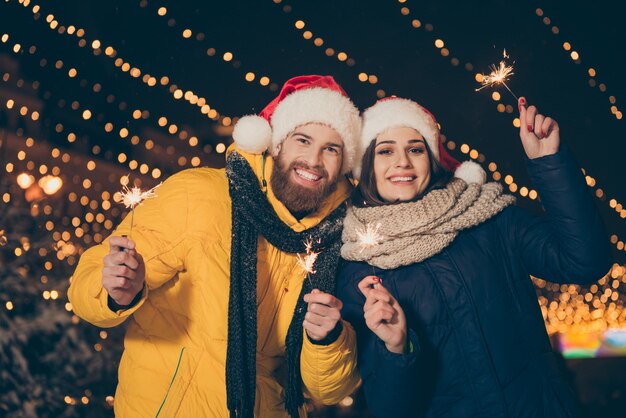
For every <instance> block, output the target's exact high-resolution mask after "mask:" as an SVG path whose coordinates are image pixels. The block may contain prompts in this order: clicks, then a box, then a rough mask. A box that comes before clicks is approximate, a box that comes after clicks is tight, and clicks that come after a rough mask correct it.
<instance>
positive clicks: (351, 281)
mask: <svg viewBox="0 0 626 418" xmlns="http://www.w3.org/2000/svg"><path fill="white" fill-rule="evenodd" d="M348 265H350V263H348ZM342 273H343V272H342ZM368 274H369V273H367V272H363V273H362V274H359V273H357V274H356V275H354V274H348V275H344V274H342V275H340V276H339V280H338V292H337V293H338V295H339V297H340V299H341V300H342V302H343V304H344V307H343V311H342V315H343V317H344V318H345V319H346V320H347V321H349V322H350V323H351V324H352V325H353V327H354V329H355V331H356V336H357V351H358V360H357V361H358V369H359V372H360V375H361V378H362V380H363V390H364V392H365V400H366V402H367V406H368V408H369V410H370V411H371V412H372V413H373V414H374V416H376V417H377V418H386V417H389V418H392V417H393V418H403V417H407V418H408V417H415V416H417V413H416V411H418V410H420V409H419V408H420V404H419V403H420V400H419V397H418V396H416V394H418V393H419V388H418V386H419V385H420V383H421V380H420V367H421V364H420V361H421V356H420V347H419V342H418V337H417V335H416V334H415V332H414V331H413V330H411V329H409V330H408V338H409V346H410V347H411V350H410V351H409V352H408V353H406V354H395V353H391V352H390V351H389V350H387V348H386V347H385V344H384V343H383V341H382V340H381V339H380V338H378V337H377V336H376V334H374V333H373V332H372V331H370V329H369V328H367V325H366V324H365V319H364V318H363V305H364V304H365V297H364V296H363V295H362V294H361V292H360V291H359V290H358V288H357V284H358V282H359V281H360V280H361V279H362V278H363V277H365V276H367V275H368ZM394 297H396V298H397V295H394Z"/></svg>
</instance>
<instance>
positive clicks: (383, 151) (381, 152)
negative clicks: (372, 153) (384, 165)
mask: <svg viewBox="0 0 626 418" xmlns="http://www.w3.org/2000/svg"><path fill="white" fill-rule="evenodd" d="M376 154H378V155H388V154H391V150H388V149H381V150H379V151H378V152H377V153H376Z"/></svg>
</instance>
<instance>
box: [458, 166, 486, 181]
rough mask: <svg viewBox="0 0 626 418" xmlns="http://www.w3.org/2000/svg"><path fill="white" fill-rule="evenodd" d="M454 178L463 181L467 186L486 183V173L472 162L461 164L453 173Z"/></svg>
mask: <svg viewBox="0 0 626 418" xmlns="http://www.w3.org/2000/svg"><path fill="white" fill-rule="evenodd" d="M454 177H457V178H460V179H461V180H464V181H465V182H466V183H467V184H471V183H478V184H480V185H483V184H485V182H486V181H487V173H485V170H483V168H482V167H481V166H480V165H479V164H477V163H475V162H474V161H465V162H463V163H462V164H461V165H460V166H458V167H457V169H456V170H455V171H454Z"/></svg>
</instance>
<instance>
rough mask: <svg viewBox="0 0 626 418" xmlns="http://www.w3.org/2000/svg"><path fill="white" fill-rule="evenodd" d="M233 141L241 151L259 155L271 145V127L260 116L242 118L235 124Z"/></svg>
mask: <svg viewBox="0 0 626 418" xmlns="http://www.w3.org/2000/svg"><path fill="white" fill-rule="evenodd" d="M233 140H234V141H235V143H236V144H237V147H239V149H241V150H242V151H245V152H249V153H252V154H260V153H262V152H263V151H265V150H266V149H268V148H269V147H270V145H272V127H271V126H270V124H269V123H268V122H267V120H266V119H264V118H262V117H261V116H257V115H248V116H243V117H242V118H240V119H239V121H237V124H235V128H234V129H233Z"/></svg>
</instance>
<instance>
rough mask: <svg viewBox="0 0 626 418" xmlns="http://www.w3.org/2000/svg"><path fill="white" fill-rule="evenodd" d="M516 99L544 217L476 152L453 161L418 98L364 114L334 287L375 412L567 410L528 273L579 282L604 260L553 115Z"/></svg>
mask: <svg viewBox="0 0 626 418" xmlns="http://www.w3.org/2000/svg"><path fill="white" fill-rule="evenodd" d="M518 104H519V110H520V120H521V121H522V123H521V128H520V138H521V141H522V145H523V147H524V150H525V152H526V155H527V157H528V159H527V165H528V170H529V173H530V177H531V179H532V181H533V185H534V187H535V188H536V189H537V191H538V192H539V195H540V197H541V201H542V203H543V206H544V207H545V209H546V212H547V216H545V217H536V216H533V215H531V214H529V213H527V212H525V211H523V210H521V209H519V208H517V207H515V206H513V205H512V203H513V201H514V199H513V197H512V196H508V195H505V194H503V193H502V187H501V186H500V185H499V184H497V183H486V184H485V178H486V176H485V173H484V171H483V170H482V169H481V168H480V166H478V165H477V164H475V163H472V162H465V163H463V164H461V165H460V166H459V164H458V162H456V161H455V160H454V159H452V158H451V157H450V156H449V155H448V154H446V153H445V151H444V149H443V148H442V146H441V143H440V139H439V131H438V126H437V123H436V121H435V119H434V118H433V116H432V115H431V114H430V113H429V112H428V111H426V110H425V109H424V108H422V107H421V106H419V105H418V104H417V103H415V102H412V101H410V100H406V99H400V98H390V99H386V100H383V101H379V102H378V103H376V104H375V105H374V106H372V107H371V108H369V109H368V110H367V111H365V112H364V114H363V134H362V141H363V143H362V149H363V150H364V155H363V158H362V172H361V173H359V172H360V171H361V170H359V168H357V169H356V173H357V174H356V175H359V174H360V183H359V187H358V189H357V191H356V193H355V196H354V199H353V205H352V207H350V208H349V210H348V214H347V217H346V220H345V226H344V232H343V241H344V244H343V247H342V256H343V258H344V259H345V260H347V261H346V262H345V263H344V264H343V267H342V269H341V271H340V272H339V275H340V276H339V282H338V285H337V287H338V296H339V298H340V299H341V300H342V301H343V302H344V308H343V316H344V318H345V319H347V320H348V321H350V322H351V323H352V324H353V325H354V326H355V328H356V330H357V336H358V345H359V346H358V350H359V360H358V361H359V368H360V372H361V375H362V378H363V381H364V387H365V394H366V399H367V402H368V406H369V408H370V409H371V410H372V411H373V412H374V414H375V415H377V416H390V417H391V416H393V417H399V416H411V417H416V416H426V417H439V418H440V417H474V416H481V417H522V416H524V417H526V416H532V417H551V418H554V417H572V416H576V415H577V414H578V411H577V406H576V401H575V396H574V393H573V391H572V390H571V388H570V387H569V386H568V384H567V382H566V381H565V380H564V378H563V377H562V376H561V373H560V370H559V368H558V362H557V359H556V358H555V356H554V354H553V352H552V350H551V347H550V343H549V340H548V336H547V334H546V330H545V326H544V322H543V318H542V316H541V311H540V309H539V305H538V303H537V297H536V294H535V290H534V288H533V285H532V282H531V280H530V278H529V275H531V274H532V275H534V276H537V277H541V278H543V279H546V280H549V281H554V282H568V283H578V284H586V283H589V282H591V281H594V280H597V279H599V278H601V277H602V276H603V275H604V274H605V273H606V272H607V271H608V269H609V268H610V263H611V260H610V250H609V247H608V241H607V239H606V237H605V235H604V232H603V228H602V225H601V221H600V218H599V216H598V213H597V212H596V209H595V206H594V202H593V201H592V199H591V198H590V196H589V195H588V192H587V190H586V186H585V182H584V179H583V176H582V174H581V170H580V168H579V167H578V166H577V165H576V163H575V162H574V161H573V159H572V157H571V156H570V154H569V153H568V151H567V150H566V149H565V147H564V146H562V145H560V137H559V126H558V124H557V122H556V121H554V120H553V119H551V118H549V117H545V116H543V115H541V114H539V113H538V112H537V109H536V108H535V107H534V106H530V107H528V108H526V102H525V99H524V98H521V99H520V101H519V103H518ZM452 172H454V176H453V175H452Z"/></svg>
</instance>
